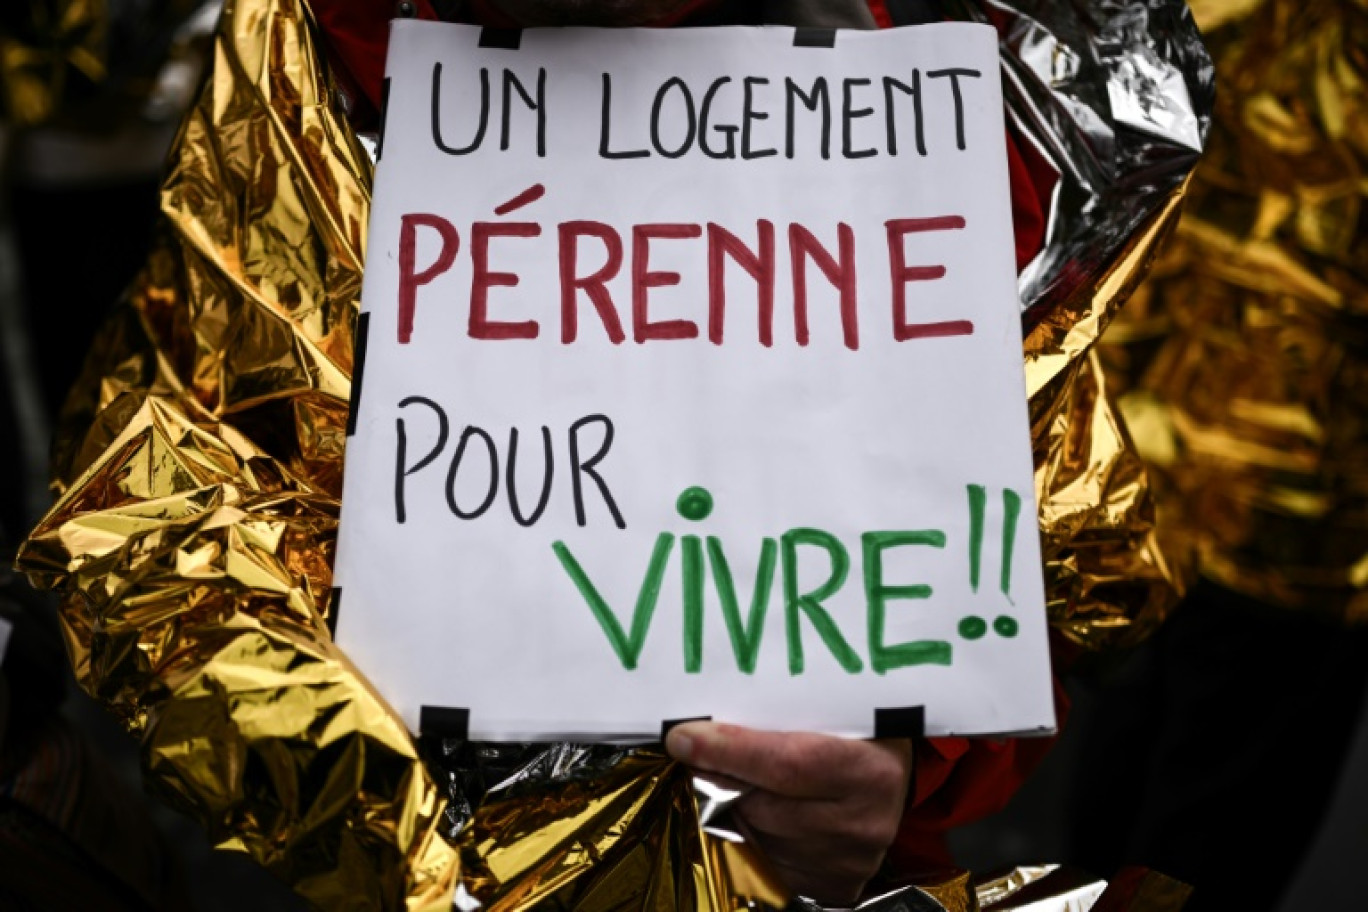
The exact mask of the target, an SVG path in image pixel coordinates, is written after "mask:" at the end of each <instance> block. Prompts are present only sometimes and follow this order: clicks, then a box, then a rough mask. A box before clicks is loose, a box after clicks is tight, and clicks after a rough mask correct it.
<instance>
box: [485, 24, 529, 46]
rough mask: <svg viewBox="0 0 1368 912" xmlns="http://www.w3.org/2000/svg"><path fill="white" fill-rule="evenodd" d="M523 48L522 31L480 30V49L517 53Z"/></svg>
mask: <svg viewBox="0 0 1368 912" xmlns="http://www.w3.org/2000/svg"><path fill="white" fill-rule="evenodd" d="M521 46H522V29H508V28H502V29H501V28H485V29H480V47H482V48H498V49H499V50H503V51H516V50H517V49H518V48H520V47H521Z"/></svg>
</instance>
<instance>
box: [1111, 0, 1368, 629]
mask: <svg viewBox="0 0 1368 912" xmlns="http://www.w3.org/2000/svg"><path fill="white" fill-rule="evenodd" d="M1194 12H1195V13H1196V16H1197V19H1198V23H1199V25H1201V27H1202V29H1203V31H1204V33H1205V34H1206V35H1207V36H1208V40H1209V42H1210V43H1211V48H1212V54H1213V56H1214V57H1215V58H1216V60H1217V66H1218V68H1219V70H1220V73H1221V84H1222V86H1223V90H1222V92H1221V94H1220V96H1219V103H1218V104H1217V106H1216V112H1215V118H1214V119H1215V123H1214V125H1213V129H1212V135H1211V144H1210V150H1209V154H1208V155H1207V156H1206V157H1205V159H1204V160H1203V162H1202V165H1201V167H1199V168H1198V169H1197V172H1196V174H1195V176H1194V177H1193V182H1192V188H1191V200H1190V202H1189V203H1188V206H1187V212H1186V214H1185V216H1184V217H1183V220H1182V222H1181V224H1180V225H1179V227H1178V230H1177V234H1176V237H1175V238H1174V243H1173V244H1171V245H1170V246H1169V247H1168V248H1167V250H1166V252H1165V253H1164V255H1163V258H1162V259H1161V260H1160V262H1159V263H1158V264H1157V265H1156V266H1155V270H1154V280H1153V281H1151V282H1150V283H1149V284H1148V285H1147V286H1146V287H1145V288H1144V289H1143V290H1142V294H1140V295H1138V296H1137V298H1136V300H1134V301H1132V302H1131V304H1130V305H1128V306H1127V308H1126V313H1125V314H1123V318H1122V321H1121V323H1120V325H1118V326H1116V327H1115V330H1116V331H1114V332H1112V333H1110V334H1109V335H1108V340H1107V341H1108V343H1109V344H1108V345H1107V346H1106V349H1105V352H1104V357H1105V360H1106V362H1107V365H1108V368H1109V371H1108V373H1109V375H1110V376H1112V377H1113V378H1114V379H1115V381H1116V383H1117V384H1118V386H1119V388H1120V390H1122V391H1123V392H1124V395H1123V396H1122V399H1121V401H1122V407H1123V410H1124V412H1125V415H1126V417H1127V419H1129V423H1130V427H1131V431H1132V433H1133V434H1134V435H1135V439H1136V442H1137V444H1138V445H1139V446H1140V449H1141V451H1142V452H1143V454H1144V455H1145V457H1146V459H1147V460H1148V461H1150V463H1151V464H1152V465H1153V466H1154V467H1155V471H1154V476H1155V487H1156V494H1157V499H1158V503H1159V511H1160V518H1161V522H1160V528H1161V530H1162V534H1163V536H1164V539H1163V543H1164V551H1165V554H1166V555H1169V556H1171V559H1172V560H1173V562H1174V564H1175V565H1176V567H1177V569H1178V570H1179V572H1180V573H1182V574H1183V575H1184V576H1190V575H1194V576H1195V575H1196V574H1198V573H1200V574H1202V575H1205V576H1206V577H1208V578H1211V579H1214V580H1216V581H1217V582H1219V583H1221V584H1222V585H1224V586H1227V587H1229V588H1232V589H1236V590H1239V591H1242V592H1244V593H1247V594H1249V595H1252V596H1254V597H1256V598H1259V599H1261V600H1263V601H1265V602H1268V603H1271V604H1275V605H1281V606H1284V607H1287V608H1292V609H1295V610H1299V611H1304V612H1310V613H1314V614H1317V615H1319V616H1321V617H1323V618H1324V619H1326V620H1330V621H1334V622H1342V623H1345V622H1347V623H1356V624H1363V623H1368V207H1366V206H1365V202H1366V201H1368V3H1365V2H1364V0H1311V2H1294V0H1264V2H1256V3H1232V2H1209V0H1203V2H1198V3H1196V4H1194ZM1110 343H1114V344H1110Z"/></svg>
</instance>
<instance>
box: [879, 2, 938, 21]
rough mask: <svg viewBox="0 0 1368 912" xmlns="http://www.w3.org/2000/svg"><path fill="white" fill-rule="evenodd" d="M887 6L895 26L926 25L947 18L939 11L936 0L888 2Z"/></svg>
mask: <svg viewBox="0 0 1368 912" xmlns="http://www.w3.org/2000/svg"><path fill="white" fill-rule="evenodd" d="M887 4H888V17H889V18H890V19H892V20H893V24H894V25H926V24H927V23H928V22H941V21H943V20H944V19H945V18H946V16H945V13H943V12H942V11H941V10H939V9H937V3H936V0H887Z"/></svg>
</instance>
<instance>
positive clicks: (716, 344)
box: [336, 21, 1054, 739]
mask: <svg viewBox="0 0 1368 912" xmlns="http://www.w3.org/2000/svg"><path fill="white" fill-rule="evenodd" d="M385 91H386V112H385V119H384V126H383V133H382V136H381V140H380V150H379V161H378V166H377V175H376V183H375V197H374V203H373V211H372V215H371V224H370V235H369V250H368V253H367V266H366V276H365V287H364V290H363V295H362V298H363V300H362V311H363V313H362V317H361V321H360V323H359V324H358V343H357V364H356V368H355V373H354V386H355V389H354V392H353V400H352V424H351V427H350V428H349V439H348V444H347V458H346V478H345V486H344V493H343V515H342V525H341V532H340V542H339V550H338V557H337V568H336V585H337V586H338V587H339V589H340V590H341V592H340V594H339V597H338V598H337V600H336V603H337V604H338V606H339V613H338V617H337V637H338V642H339V643H340V644H341V645H342V646H343V647H344V648H345V649H346V651H347V652H348V654H349V655H351V656H352V657H353V659H354V660H355V662H356V663H357V665H358V666H359V667H360V668H361V670H362V671H363V672H365V673H366V674H367V675H368V676H369V677H370V678H371V680H372V681H373V682H374V683H375V684H376V686H377V688H378V689H379V690H380V691H381V693H382V694H384V696H385V697H386V698H387V699H388V700H390V701H391V702H392V703H393V704H394V705H395V707H396V708H397V709H398V710H399V711H400V712H401V713H402V714H403V716H404V718H405V719H406V720H407V721H408V723H409V724H410V725H411V726H413V727H414V728H415V729H416V728H417V727H418V726H419V724H420V721H421V720H422V719H423V715H424V711H425V708H426V710H427V712H428V717H429V721H435V720H439V719H440V720H446V722H447V723H451V722H452V721H453V720H459V722H458V725H459V727H460V728H461V729H462V731H463V732H465V733H468V734H469V735H470V736H472V737H479V738H542V737H560V736H571V737H586V738H604V739H607V738H616V737H633V736H651V735H658V734H659V732H660V730H661V726H662V724H663V723H665V722H667V721H668V720H671V719H679V718H687V717H700V716H708V717H712V718H716V719H720V720H727V721H732V722H737V723H742V724H749V725H754V726H759V727H765V728H771V729H807V730H814V731H822V732H829V733H833V734H839V735H847V736H868V735H871V734H874V733H880V734H890V733H893V734H897V733H906V732H907V731H908V730H909V726H910V727H914V728H916V727H921V726H922V725H923V724H924V729H925V731H926V732H927V733H928V734H949V733H964V734H972V733H1002V732H1008V731H1046V730H1049V729H1051V728H1052V727H1053V725H1054V716H1053V705H1052V701H1051V687H1050V677H1049V663H1048V653H1047V646H1046V624H1045V617H1044V604H1043V587H1042V581H1041V561H1040V554H1039V541H1038V536H1037V533H1036V528H1035V515H1036V514H1035V503H1034V498H1033V493H1032V466H1031V454H1030V445H1029V431H1028V427H1027V414H1026V396H1025V384H1024V379H1023V372H1022V363H1021V329H1020V318H1019V313H1018V306H1017V296H1016V291H1015V288H1016V286H1015V267H1014V256H1013V251H1014V247H1013V237H1012V224H1011V212H1010V205H1009V189H1008V181H1007V165H1006V155H1005V149H1004V133H1003V113H1002V110H1003V109H1002V102H1001V95H1000V87H999V81H998V70H997V39H996V35H995V33H994V32H993V30H992V29H991V28H989V27H987V26H981V25H971V24H942V25H934V26H924V27H917V28H913V29H897V30H892V31H888V32H877V33H859V32H839V33H837V32H823V31H810V30H803V29H798V30H794V29H791V28H726V29H692V30H690V29H686V30H670V31H659V30H595V29H546V30H526V31H521V32H507V31H495V30H488V29H485V30H482V29H479V28H475V27H469V26H459V25H451V24H440V23H419V22H413V21H400V22H396V23H395V24H394V26H393V33H392V35H391V45H390V53H389V63H388V76H387V78H386V90H385Z"/></svg>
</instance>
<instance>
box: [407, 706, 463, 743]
mask: <svg viewBox="0 0 1368 912" xmlns="http://www.w3.org/2000/svg"><path fill="white" fill-rule="evenodd" d="M418 733H419V734H421V735H428V736H431V737H434V738H456V739H458V740H461V741H467V740H469V739H470V710H468V709H466V708H465V707H464V706H424V707H423V708H422V709H421V710H419V711H418Z"/></svg>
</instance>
